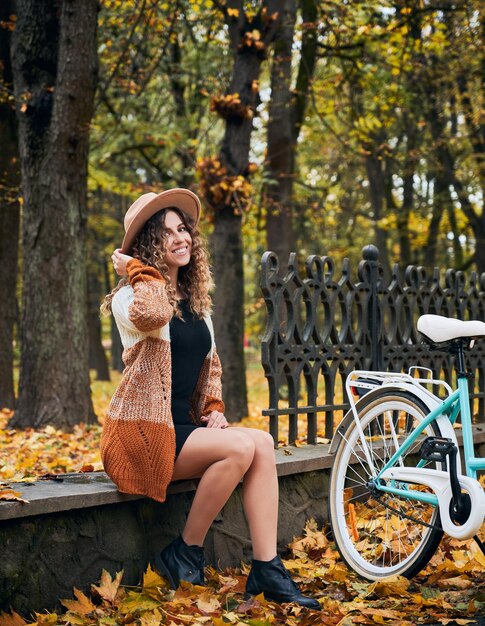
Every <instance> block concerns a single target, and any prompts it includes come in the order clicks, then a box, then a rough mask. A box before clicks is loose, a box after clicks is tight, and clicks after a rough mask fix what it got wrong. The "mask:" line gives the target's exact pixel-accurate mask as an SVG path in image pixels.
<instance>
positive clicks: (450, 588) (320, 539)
mask: <svg viewBox="0 0 485 626" xmlns="http://www.w3.org/2000/svg"><path fill="white" fill-rule="evenodd" d="M285 565H286V567H287V568H288V569H289V570H290V571H291V573H292V576H293V577H294V579H295V580H296V581H297V582H298V584H299V585H300V586H301V587H302V589H304V590H305V591H306V592H307V593H310V594H312V595H314V596H315V597H316V598H317V599H318V601H319V602H320V604H321V611H309V610H307V609H303V608H301V607H298V606H295V605H293V604H286V605H278V604H276V603H274V602H268V601H266V600H265V599H264V597H263V596H262V595H261V596H258V597H256V598H253V599H250V600H248V601H244V599H243V593H244V588H245V584H246V577H247V574H248V571H249V567H248V566H247V565H245V564H242V565H241V567H240V568H237V569H232V570H225V571H224V572H217V571H215V570H214V569H213V568H210V567H209V568H207V569H206V574H207V579H208V585H207V587H197V586H193V585H190V584H188V583H182V584H181V586H180V587H179V589H177V591H175V592H174V591H171V590H170V589H169V588H168V585H167V582H166V581H165V579H163V578H161V577H160V576H159V575H158V574H157V573H156V572H154V571H152V569H151V568H150V567H149V568H148V569H147V571H146V572H145V574H144V576H143V581H142V582H141V584H140V585H139V586H138V587H135V588H133V587H124V586H123V585H122V578H123V572H117V573H116V574H115V575H114V576H113V575H111V574H110V573H108V572H106V571H105V570H103V572H102V573H101V579H100V581H99V583H98V584H93V585H91V589H90V592H87V591H86V593H84V592H83V591H81V590H79V589H74V590H73V595H74V598H73V599H61V600H60V602H61V604H62V606H63V609H64V610H63V611H60V612H59V613H35V614H34V615H33V617H32V620H25V619H23V618H22V617H20V616H19V615H18V614H16V613H11V614H10V613H3V614H0V626H24V625H25V624H36V625H38V626H55V625H57V624H59V625H61V624H63V625H64V624H66V625H67V624H69V625H73V626H74V625H75V626H88V625H100V626H101V625H114V624H136V625H137V626H138V625H139V626H158V625H159V624H169V625H171V626H175V625H176V624H177V625H178V624H200V625H202V624H206V625H213V626H223V625H225V624H233V625H235V626H242V625H246V624H247V625H248V626H250V625H251V626H266V625H270V624H274V625H279V624H281V625H283V624H287V625H290V626H293V625H294V626H296V625H297V624H301V625H303V626H309V625H317V624H328V625H332V626H350V625H351V624H398V625H399V626H411V625H414V624H416V623H418V621H419V623H427V622H428V623H429V622H436V621H437V620H440V621H441V622H442V623H444V624H447V623H449V622H450V621H452V620H453V618H454V619H456V621H457V623H458V624H467V623H469V622H470V621H471V618H474V617H476V616H477V615H480V614H483V612H484V610H485V574H484V572H485V557H484V556H483V555H482V554H481V552H479V550H478V547H475V546H474V545H473V544H471V543H464V542H457V541H454V540H449V541H446V542H445V543H444V544H443V546H442V548H441V549H440V552H439V553H438V554H437V555H436V556H435V557H434V558H433V560H432V562H431V563H430V565H429V567H428V569H427V570H426V571H425V572H424V574H423V575H422V576H419V577H417V578H415V579H413V580H412V581H410V580H408V579H406V578H402V577H394V578H388V579H385V580H382V581H379V582H374V583H369V582H362V581H361V580H359V579H358V578H357V577H356V575H354V574H353V573H351V572H349V571H348V570H347V568H346V567H345V565H344V564H343V563H342V562H341V561H340V560H339V557H338V554H337V553H336V552H335V550H334V548H333V546H332V543H331V541H330V540H329V538H328V537H327V536H326V535H325V534H324V533H323V532H322V531H320V530H318V529H317V526H316V524H315V522H313V521H310V522H308V524H307V527H306V529H305V534H304V536H303V537H301V538H299V539H295V540H294V541H293V543H292V544H291V545H290V554H289V556H288V558H287V559H286V561H285Z"/></svg>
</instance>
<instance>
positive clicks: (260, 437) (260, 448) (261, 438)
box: [254, 430, 275, 462]
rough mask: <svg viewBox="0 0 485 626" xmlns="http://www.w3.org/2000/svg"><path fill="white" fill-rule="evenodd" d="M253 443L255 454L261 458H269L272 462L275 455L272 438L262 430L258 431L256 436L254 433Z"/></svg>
mask: <svg viewBox="0 0 485 626" xmlns="http://www.w3.org/2000/svg"><path fill="white" fill-rule="evenodd" d="M254 442H255V454H256V455H259V456H263V457H265V458H269V459H270V460H271V461H273V462H274V458H275V453H274V439H273V437H272V436H271V435H270V434H269V433H268V432H266V431H264V430H258V431H257V434H256V433H255V437H254Z"/></svg>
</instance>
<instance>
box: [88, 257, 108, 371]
mask: <svg viewBox="0 0 485 626" xmlns="http://www.w3.org/2000/svg"><path fill="white" fill-rule="evenodd" d="M96 269H97V268H96ZM100 300H101V285H100V281H99V278H98V276H97V275H96V271H95V268H90V269H89V270H88V328H89V369H95V370H96V380H110V376H109V368H108V359H107V358H106V352H105V351H104V348H103V343H102V337H101V320H100V317H99V302H100Z"/></svg>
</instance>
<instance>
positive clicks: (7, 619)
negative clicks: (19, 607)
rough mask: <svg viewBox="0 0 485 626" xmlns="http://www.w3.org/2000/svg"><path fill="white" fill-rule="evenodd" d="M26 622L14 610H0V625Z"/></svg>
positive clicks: (11, 625) (18, 625)
mask: <svg viewBox="0 0 485 626" xmlns="http://www.w3.org/2000/svg"><path fill="white" fill-rule="evenodd" d="M25 624H27V622H26V621H25V620H24V618H23V617H21V616H20V615H19V614H18V613H16V612H15V611H12V613H4V612H3V611H1V612H0V626H25Z"/></svg>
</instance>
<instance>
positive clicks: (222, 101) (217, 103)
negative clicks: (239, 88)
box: [210, 93, 254, 119]
mask: <svg viewBox="0 0 485 626" xmlns="http://www.w3.org/2000/svg"><path fill="white" fill-rule="evenodd" d="M210 110H211V111H212V112H216V113H218V114H219V115H220V116H221V117H222V118H224V119H251V118H252V117H253V115H254V111H253V109H252V107H251V106H249V105H247V104H244V103H243V102H242V100H241V97H240V96H239V94H238V93H229V94H227V95H225V96H214V97H212V98H211V103H210Z"/></svg>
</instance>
